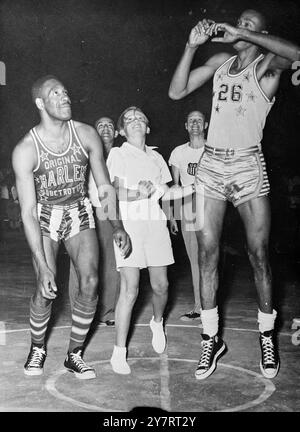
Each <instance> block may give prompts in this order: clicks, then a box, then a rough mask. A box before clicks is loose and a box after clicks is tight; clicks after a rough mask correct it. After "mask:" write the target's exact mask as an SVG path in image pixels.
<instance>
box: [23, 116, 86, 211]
mask: <svg viewBox="0 0 300 432" xmlns="http://www.w3.org/2000/svg"><path fill="white" fill-rule="evenodd" d="M68 127H69V145H68V148H67V149H66V150H65V151H64V152H63V153H54V152H53V151H52V150H50V149H49V148H48V147H47V146H46V145H45V144H44V143H43V142H42V140H41V138H40V137H39V135H38V133H37V131H36V128H33V129H31V130H30V134H31V136H32V138H33V140H34V144H35V147H36V151H37V155H38V164H37V167H36V168H35V170H34V181H35V187H36V196H37V201H38V202H39V203H41V204H53V205H54V204H56V205H65V204H70V203H73V202H75V201H79V200H82V199H84V198H85V197H86V196H87V168H88V154H87V152H86V151H85V150H84V148H83V146H82V144H81V142H80V140H79V138H78V135H77V133H76V131H75V127H74V124H73V121H72V120H70V121H68Z"/></svg>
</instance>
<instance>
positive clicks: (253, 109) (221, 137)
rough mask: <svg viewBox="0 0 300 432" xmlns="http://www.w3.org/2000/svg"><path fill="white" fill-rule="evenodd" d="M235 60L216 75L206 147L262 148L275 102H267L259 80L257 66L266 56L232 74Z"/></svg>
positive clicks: (228, 62) (229, 62)
mask: <svg viewBox="0 0 300 432" xmlns="http://www.w3.org/2000/svg"><path fill="white" fill-rule="evenodd" d="M236 57H237V56H233V57H231V58H230V59H228V60H227V61H226V62H225V63H223V64H222V65H221V66H220V67H219V68H218V69H217V71H216V72H215V74H214V79H213V100H212V110H211V119H210V124H209V130H208V136H207V145H208V146H211V147H217V148H234V149H237V148H247V147H251V146H254V145H259V144H260V142H261V140H262V136H263V128H264V126H265V121H266V117H267V115H268V114H269V111H270V109H271V108H272V106H273V104H274V101H275V98H273V100H272V101H270V100H269V99H268V97H267V96H266V95H265V93H264V92H263V90H262V88H261V87H260V85H259V83H258V80H257V76H256V67H257V64H258V63H259V62H260V61H261V60H262V59H263V57H264V56H263V54H261V55H260V56H259V57H257V58H256V59H255V60H254V61H253V62H252V63H250V64H249V65H248V66H247V67H246V68H245V69H243V70H242V71H241V72H239V73H237V74H231V73H230V72H229V71H230V68H231V66H232V64H233V62H234V60H235V59H236Z"/></svg>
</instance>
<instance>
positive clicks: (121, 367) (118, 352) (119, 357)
mask: <svg viewBox="0 0 300 432" xmlns="http://www.w3.org/2000/svg"><path fill="white" fill-rule="evenodd" d="M126 352H127V349H126V347H119V346H116V345H115V346H114V350H113V353H112V356H111V359H110V364H111V367H112V369H113V371H114V372H115V373H117V374H121V375H128V374H130V373H131V369H130V366H129V364H128V363H127V361H126Z"/></svg>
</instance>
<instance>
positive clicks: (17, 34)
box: [0, 0, 300, 243]
mask: <svg viewBox="0 0 300 432" xmlns="http://www.w3.org/2000/svg"><path fill="white" fill-rule="evenodd" d="M249 7H250V8H256V9H257V10H260V11H261V12H263V13H264V14H265V15H266V17H267V19H268V23H269V32H270V33H271V34H274V35H277V36H281V37H284V38H286V39H289V40H292V41H294V42H296V43H298V44H300V5H299V6H298V5H297V2H296V1H292V0H289V1H278V0H272V1H271V0H266V1H263V2H262V1H256V0H252V1H248V0H215V1H212V0H149V1H144V0H98V1H97V0H77V1H75V0H64V1H63V0H60V1H58V0H46V1H45V0H27V1H26V0H23V1H21V0H13V1H12V0H2V1H1V0H0V19H1V22H0V32H1V34H0V60H1V61H3V62H4V63H5V65H6V73H7V76H6V85H5V86H0V98H1V105H0V169H1V168H2V167H7V166H9V165H10V160H11V152H12V149H13V148H14V146H15V145H16V143H17V142H18V140H19V139H20V138H21V137H22V136H24V135H25V133H27V131H28V130H29V129H30V128H31V127H33V126H34V125H35V124H36V123H37V122H38V120H39V119H38V114H37V110H36V109H35V107H34V105H33V103H32V101H31V96H30V89H31V85H32V83H33V82H34V81H35V80H36V79H37V78H39V77H41V76H43V75H45V74H49V73H51V74H54V75H57V76H58V78H59V79H61V80H62V82H63V83H64V84H65V85H66V87H67V88H68V89H69V92H70V95H71V98H72V110H73V118H74V119H76V120H79V121H83V122H86V123H89V124H92V125H93V124H94V121H95V120H96V119H97V118H99V117H100V116H103V115H108V116H111V117H112V118H113V119H115V120H117V118H118V116H119V114H120V113H121V112H122V111H123V110H124V108H126V107H128V106H130V105H137V106H140V107H141V108H142V109H143V110H144V111H145V113H146V114H147V115H148V117H149V118H150V122H151V134H150V136H149V138H148V144H149V145H157V146H158V147H159V149H160V152H161V153H162V155H163V156H164V157H165V159H168V157H169V154H170V152H171V150H172V149H173V148H174V147H175V146H177V145H180V144H182V143H183V142H185V141H187V135H186V131H185V130H184V118H185V115H186V114H187V113H188V112H189V111H190V110H192V109H200V110H203V111H205V112H206V113H207V114H208V116H209V114H210V109H211V92H212V82H209V83H207V84H206V85H205V86H204V87H203V88H201V89H199V90H197V91H195V92H194V93H193V94H192V95H189V96H188V97H186V98H185V99H183V100H180V101H172V100H171V99H169V97H168V88H169V84H170V80H171V78H172V74H173V72H174V70H175V67H176V65H177V63H178V61H179V58H180V56H181V54H182V52H183V49H184V45H185V43H186V40H187V38H188V35H189V32H190V30H191V28H192V27H193V26H194V25H195V24H196V23H197V22H198V21H199V20H200V19H203V18H204V17H208V18H211V19H214V20H216V21H221V22H222V21H226V22H229V23H233V24H234V23H235V22H236V19H237V17H238V16H239V14H240V13H241V12H242V11H243V10H245V9H247V8H249ZM221 50H223V51H224V50H229V51H230V50H231V47H230V46H228V45H224V44H216V43H207V44H205V45H204V46H202V47H200V49H199V50H198V51H197V53H196V56H195V60H194V64H193V66H192V67H195V66H197V65H199V64H201V62H203V61H204V60H205V59H207V58H208V57H210V56H211V55H212V54H213V53H215V52H217V51H221ZM294 72H295V71H293V70H288V71H286V72H284V73H283V74H282V78H281V83H280V87H279V90H278V92H277V96H276V99H277V101H276V103H275V105H274V107H273V108H272V110H271V112H270V114H269V116H268V118H267V122H266V126H265V130H264V139H263V151H264V154H265V158H266V162H267V167H268V173H269V178H270V183H271V190H272V193H271V203H272V215H273V227H274V229H275V232H277V234H276V235H275V237H276V236H277V237H278V236H279V237H281V238H285V242H286V243H290V239H289V237H290V238H292V237H295V231H294V229H295V224H296V225H297V224H299V222H296V220H295V218H294V216H292V220H291V219H290V214H289V213H288V212H289V209H288V206H289V204H288V178H289V177H291V176H293V175H295V174H297V173H299V174H300V169H299V165H300V164H299V163H300V154H299V153H300V152H299V150H298V148H299V139H298V134H299V131H300V85H298V86H295V85H293V84H292V81H291V77H292V74H293V73H294ZM121 142H122V139H121V138H118V139H117V144H118V145H119V144H121ZM293 218H294V219H293ZM232 221H233V222H232V224H233V226H234V224H235V219H234V216H233V219H232ZM292 225H293V228H291V229H290V227H291V226H292ZM273 237H274V236H273ZM275 237H274V238H275ZM274 241H275V242H276V241H277V240H274Z"/></svg>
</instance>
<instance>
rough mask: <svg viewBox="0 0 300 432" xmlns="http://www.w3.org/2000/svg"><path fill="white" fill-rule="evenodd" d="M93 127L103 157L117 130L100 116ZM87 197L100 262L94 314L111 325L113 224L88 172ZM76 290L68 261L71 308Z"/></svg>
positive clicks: (116, 285)
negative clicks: (92, 217)
mask: <svg viewBox="0 0 300 432" xmlns="http://www.w3.org/2000/svg"><path fill="white" fill-rule="evenodd" d="M95 128H96V130H97V132H98V134H99V136H100V138H101V140H102V143H103V155H104V159H105V160H106V159H107V156H108V154H109V152H110V150H111V149H112V147H113V145H114V141H115V138H116V137H117V136H118V131H117V130H116V128H115V124H114V121H113V120H112V119H111V118H109V117H100V118H99V119H98V120H97V121H96V123H95ZM89 198H90V201H91V203H92V206H93V211H94V214H96V216H97V217H96V218H95V222H96V231H97V236H98V241H99V249H100V251H99V252H100V262H99V272H98V277H99V287H100V289H99V292H100V300H99V303H100V305H99V304H98V309H99V312H98V311H96V314H95V317H96V319H97V321H99V324H100V325H101V326H113V325H114V324H115V319H114V318H115V316H114V311H115V304H116V301H117V296H118V294H119V289H120V274H119V272H118V271H117V269H116V260H115V253H114V248H113V227H112V225H111V223H110V221H109V220H108V219H107V215H106V213H105V211H104V209H103V207H101V203H100V201H99V199H98V192H97V187H96V184H95V181H94V178H93V175H92V174H90V177H89ZM77 291H78V278H77V274H76V271H75V268H74V266H73V264H72V262H71V265H70V276H69V295H70V301H71V305H72V308H73V305H74V295H75V294H76V293H77Z"/></svg>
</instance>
